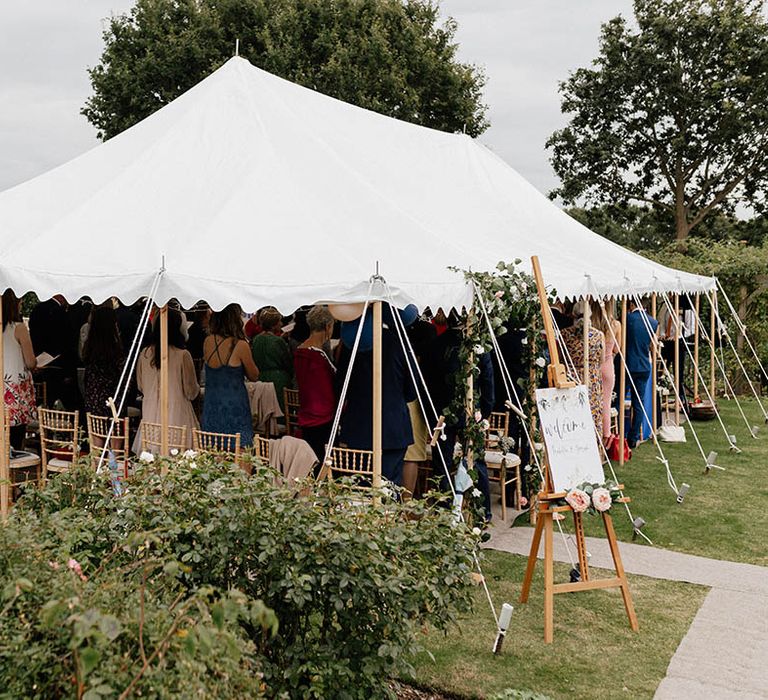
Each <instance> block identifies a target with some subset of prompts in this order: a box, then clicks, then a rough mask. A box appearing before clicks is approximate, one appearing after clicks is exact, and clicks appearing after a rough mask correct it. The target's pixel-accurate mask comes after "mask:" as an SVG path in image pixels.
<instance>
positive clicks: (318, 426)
mask: <svg viewBox="0 0 768 700" xmlns="http://www.w3.org/2000/svg"><path fill="white" fill-rule="evenodd" d="M307 324H308V325H309V338H307V339H306V340H305V341H304V342H303V343H302V344H301V345H299V347H298V348H296V351H295V352H294V355H293V367H294V370H295V372H296V384H297V386H298V389H299V426H300V427H301V434H302V437H303V438H304V439H305V440H306V441H307V442H308V443H309V446H310V447H311V448H312V449H313V450H314V452H315V456H316V457H317V459H318V461H319V462H320V463H322V461H323V459H324V457H325V445H326V443H327V442H328V438H329V437H330V434H331V425H332V423H333V414H334V411H335V410H336V394H335V392H334V388H333V386H334V375H335V374H336V368H335V367H334V366H333V363H332V362H331V360H330V358H329V357H328V355H326V354H325V351H324V350H323V345H324V344H325V343H327V342H328V340H330V338H331V335H332V334H333V316H331V314H330V312H329V311H328V309H327V308H326V307H325V306H314V307H313V308H312V309H311V310H310V312H309V313H308V314H307Z"/></svg>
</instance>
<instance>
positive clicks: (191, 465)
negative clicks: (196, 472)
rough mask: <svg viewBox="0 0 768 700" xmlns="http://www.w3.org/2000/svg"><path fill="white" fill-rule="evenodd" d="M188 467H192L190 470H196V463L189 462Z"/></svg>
mask: <svg viewBox="0 0 768 700" xmlns="http://www.w3.org/2000/svg"><path fill="white" fill-rule="evenodd" d="M189 466H190V467H192V469H196V468H197V462H190V463H189Z"/></svg>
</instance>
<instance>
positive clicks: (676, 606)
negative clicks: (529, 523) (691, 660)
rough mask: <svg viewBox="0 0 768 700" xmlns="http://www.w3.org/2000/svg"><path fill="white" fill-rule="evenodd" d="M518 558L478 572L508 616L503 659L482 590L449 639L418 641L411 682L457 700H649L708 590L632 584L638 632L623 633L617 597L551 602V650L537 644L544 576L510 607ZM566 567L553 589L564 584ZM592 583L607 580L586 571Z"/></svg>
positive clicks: (491, 562) (521, 563) (497, 560)
mask: <svg viewBox="0 0 768 700" xmlns="http://www.w3.org/2000/svg"><path fill="white" fill-rule="evenodd" d="M524 567H525V558H524V557H519V556H515V555H511V554H505V553H501V552H494V551H486V552H485V553H484V569H485V573H486V576H487V578H488V582H489V585H490V586H491V588H492V591H493V596H494V599H495V601H496V604H497V605H500V603H501V602H503V601H507V602H510V603H512V604H513V605H514V606H515V611H514V613H513V615H512V624H511V627H510V631H509V633H508V634H507V638H506V641H505V643H504V647H503V650H502V653H501V654H499V655H498V656H494V655H493V654H492V653H491V646H492V644H493V641H494V638H495V625H494V622H493V618H492V617H491V615H490V612H489V610H488V606H487V602H486V600H485V597H484V594H483V592H482V589H480V588H478V590H477V592H476V594H475V610H474V612H473V613H472V614H468V615H466V616H465V617H464V618H463V619H462V620H461V622H460V624H459V626H458V628H454V629H452V630H451V631H450V632H449V634H448V635H443V634H441V633H437V632H432V633H430V634H427V635H425V639H424V641H423V644H424V647H425V648H426V650H427V651H429V652H430V653H431V654H432V655H433V656H434V661H433V660H432V659H431V658H430V657H429V655H428V654H427V653H422V654H420V655H419V657H418V658H417V659H416V668H417V681H418V682H419V683H420V684H423V685H424V686H427V687H430V688H433V689H435V690H442V691H447V692H449V693H453V694H457V695H459V696H461V697H469V698H477V697H481V698H484V697H489V696H492V695H493V694H494V693H497V692H500V691H503V690H505V689H507V688H517V689H525V690H530V691H534V692H537V693H541V694H543V695H546V696H549V697H551V698H589V699H590V700H600V699H607V698H631V699H632V700H635V699H637V698H651V697H653V694H654V692H655V690H656V687H657V686H658V684H659V683H660V682H661V679H662V678H663V677H664V675H665V673H666V669H667V665H668V664H669V660H670V658H671V657H672V655H673V654H674V652H675V649H677V646H678V644H679V643H680V640H681V639H682V638H683V636H684V635H685V633H686V631H687V630H688V627H689V626H690V623H691V621H692V620H693V617H694V615H695V614H696V611H697V610H698V609H699V606H700V605H701V602H702V601H703V599H704V596H705V595H706V593H707V591H708V589H707V588H704V587H701V586H694V585H690V584H683V583H677V582H672V581H660V580H657V579H650V578H645V577H642V576H630V577H629V578H630V583H631V586H632V594H633V598H634V601H635V606H636V609H637V615H638V619H639V620H640V632H639V633H635V632H632V631H631V630H630V629H629V625H628V622H627V618H626V614H625V612H624V606H623V604H622V601H621V595H620V593H619V592H618V589H613V590H610V591H589V592H583V593H579V594H578V595H560V596H557V597H556V599H555V640H554V643H553V644H551V645H546V644H544V641H543V635H544V619H543V612H542V611H543V585H544V584H543V577H542V574H541V571H542V567H541V566H539V567H537V575H536V577H535V579H534V584H533V588H532V592H531V597H530V599H529V601H528V603H527V604H526V605H518V603H517V599H518V596H519V593H520V582H521V581H522V578H523V571H524ZM569 568H570V567H568V566H565V565H559V566H556V569H555V579H556V580H557V581H567V580H568V570H569ZM590 572H591V573H593V574H594V575H595V577H597V578H599V577H601V576H606V575H608V574H607V573H606V572H603V571H600V570H596V569H592V568H591V569H590Z"/></svg>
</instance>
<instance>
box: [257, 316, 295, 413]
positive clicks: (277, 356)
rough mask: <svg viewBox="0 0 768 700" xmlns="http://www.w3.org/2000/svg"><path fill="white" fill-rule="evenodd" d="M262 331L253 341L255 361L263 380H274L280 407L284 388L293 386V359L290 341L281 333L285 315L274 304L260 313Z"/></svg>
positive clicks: (282, 406) (281, 406) (282, 407)
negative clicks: (289, 346) (289, 347)
mask: <svg viewBox="0 0 768 700" xmlns="http://www.w3.org/2000/svg"><path fill="white" fill-rule="evenodd" d="M259 325H260V326H261V333H259V335H257V336H256V337H255V338H254V339H253V342H252V343H251V353H252V355H253V361H254V362H255V363H256V366H257V367H258V368H259V371H260V372H261V381H262V382H272V384H274V385H275V393H276V394H277V401H278V403H279V404H280V408H281V409H282V410H283V411H285V406H284V405H283V389H285V388H286V387H291V386H293V360H292V359H291V351H290V350H289V349H288V343H286V342H285V339H284V338H283V336H282V335H281V328H282V325H283V317H282V315H281V314H280V312H279V311H278V310H277V309H276V308H275V307H274V306H268V307H267V308H265V309H262V310H261V312H260V313H259Z"/></svg>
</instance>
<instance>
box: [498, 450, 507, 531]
mask: <svg viewBox="0 0 768 700" xmlns="http://www.w3.org/2000/svg"><path fill="white" fill-rule="evenodd" d="M499 476H500V477H501V478H500V479H499V485H500V486H501V520H502V522H507V465H506V464H505V463H504V460H501V470H500V472H499Z"/></svg>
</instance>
